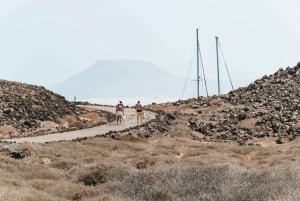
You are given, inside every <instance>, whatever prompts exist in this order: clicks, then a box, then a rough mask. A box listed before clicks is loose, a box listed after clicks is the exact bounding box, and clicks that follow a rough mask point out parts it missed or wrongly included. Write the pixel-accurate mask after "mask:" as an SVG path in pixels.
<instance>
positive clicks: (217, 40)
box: [216, 36, 220, 96]
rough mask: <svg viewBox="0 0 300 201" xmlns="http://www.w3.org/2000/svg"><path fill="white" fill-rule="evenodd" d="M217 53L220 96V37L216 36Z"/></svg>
mask: <svg viewBox="0 0 300 201" xmlns="http://www.w3.org/2000/svg"><path fill="white" fill-rule="evenodd" d="M216 51H217V73H218V95H219V96H220V70H219V37H218V36H216Z"/></svg>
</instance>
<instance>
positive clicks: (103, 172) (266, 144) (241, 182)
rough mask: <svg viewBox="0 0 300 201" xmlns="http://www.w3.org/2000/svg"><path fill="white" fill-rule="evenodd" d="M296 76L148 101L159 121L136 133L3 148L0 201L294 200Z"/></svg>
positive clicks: (293, 72) (298, 149)
mask: <svg viewBox="0 0 300 201" xmlns="http://www.w3.org/2000/svg"><path fill="white" fill-rule="evenodd" d="M299 73H300V63H299V64H298V65H297V66H295V67H293V68H286V69H280V70H278V71H277V72H276V73H275V74H273V75H269V76H264V77H263V78H261V79H258V80H256V81H255V82H254V83H252V84H250V85H249V86H248V87H245V88H240V89H238V90H236V91H233V92H231V93H229V94H226V95H224V96H221V97H217V96H214V97H209V98H204V97H201V98H200V99H189V100H182V101H177V102H171V103H164V104H152V105H147V106H146V108H147V109H150V110H153V111H156V113H157V116H156V119H154V120H151V121H150V122H148V123H146V124H145V125H137V126H135V128H133V129H125V130H123V131H111V132H109V133H107V134H106V135H104V136H96V137H89V138H83V139H76V140H74V141H70V142H67V141H63V142H52V143H46V144H40V143H21V144H5V145H2V148H0V159H1V161H2V162H1V163H0V170H1V174H0V201H2V200H3V201H4V200H5V201H6V200H18V201H28V200H49V201H50V200H53V199H55V200H59V201H67V200H74V201H75V200H76V201H79V200H80V201H96V200H102V201H104V200H106V201H115V200H120V201H140V200H153V201H161V200H165V201H179V200H180V201H199V200H200V201H207V200H214V201H224V200H231V201H266V200H278V201H298V200H299V198H300V193H299V190H298V189H300V174H299V168H298V167H300V155H299V153H300V146H299V143H300V138H298V136H299V120H300V119H299V114H298V112H299V107H298V105H299V104H298V100H299V91H298V88H299ZM11 84H12V83H9V85H11ZM26 87H28V88H30V87H31V86H26ZM18 88H19V86H18ZM37 88H38V89H40V87H37ZM27 90H29V89H27ZM40 90H45V89H40ZM34 91H35V93H36V91H37V90H34ZM7 93H9V92H7ZM46 93H50V92H47V91H46ZM32 94H34V92H32ZM63 100H64V99H62V101H63ZM67 103H68V102H67ZM49 104H50V103H49ZM147 115H149V113H148V111H146V116H147ZM133 117H135V116H134V115H133ZM275 126H276V127H275ZM116 127H117V126H116V125H112V128H116ZM297 138H298V139H297ZM276 142H277V144H276ZM284 142H286V143H284ZM287 142H288V143H287ZM281 143H282V144H281ZM240 145H249V146H240ZM250 145H251V146H250Z"/></svg>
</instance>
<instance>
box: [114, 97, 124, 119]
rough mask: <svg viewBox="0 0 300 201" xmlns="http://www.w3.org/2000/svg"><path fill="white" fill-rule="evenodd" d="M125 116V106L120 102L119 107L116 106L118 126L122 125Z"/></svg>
mask: <svg viewBox="0 0 300 201" xmlns="http://www.w3.org/2000/svg"><path fill="white" fill-rule="evenodd" d="M123 115H124V105H123V103H122V101H120V102H119V103H118V105H117V106H116V119H117V125H118V124H121V122H122V117H123Z"/></svg>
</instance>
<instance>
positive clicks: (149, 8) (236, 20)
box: [0, 0, 300, 93]
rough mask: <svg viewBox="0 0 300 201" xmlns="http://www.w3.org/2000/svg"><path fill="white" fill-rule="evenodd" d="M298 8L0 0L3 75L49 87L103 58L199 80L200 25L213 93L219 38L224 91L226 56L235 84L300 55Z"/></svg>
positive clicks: (210, 2) (187, 1) (262, 3)
mask: <svg viewBox="0 0 300 201" xmlns="http://www.w3.org/2000/svg"><path fill="white" fill-rule="evenodd" d="M299 9H300V2H299V1H297V0H285V1H282V0H251V1H250V0H248V1H246V0H243V1H241V0H226V1H222V0H163V1H162V0H151V1H150V0H148V1H146V0H126V1H124V0H43V1H41V0H9V1H8V0H0V79H6V80H11V81H19V82H25V83H29V84H36V85H43V86H45V87H47V88H50V87H53V86H55V85H56V84H58V83H60V82H62V81H63V80H65V79H68V78H70V77H71V76H73V75H75V74H77V73H79V72H81V71H83V70H84V69H86V68H88V67H90V66H91V65H93V64H94V63H95V62H96V61H98V60H115V59H116V60H119V59H138V60H143V61H147V62H152V63H154V64H156V65H158V66H160V67H162V68H164V69H166V70H167V71H169V72H172V73H174V74H177V75H181V76H182V77H184V78H187V83H188V85H187V86H189V87H190V86H192V87H195V82H194V80H195V78H196V57H195V56H196V52H195V51H196V29H197V28H198V29H199V42H200V50H201V56H202V59H203V60H202V61H203V67H204V71H205V77H206V79H207V82H208V84H209V85H210V87H209V88H210V90H212V92H211V93H216V84H217V83H216V79H217V70H216V69H217V67H216V45H215V37H216V36H218V37H219V40H220V44H221V47H222V50H223V54H224V59H223V57H222V56H221V55H220V79H221V83H222V86H221V93H225V92H227V91H228V90H230V84H229V80H228V76H227V73H226V66H225V62H226V64H227V67H228V69H229V72H230V76H231V79H232V82H233V85H234V88H238V87H241V86H246V85H248V84H249V83H251V82H253V81H254V80H256V79H259V78H261V77H262V76H264V75H270V74H273V73H274V72H275V71H277V70H278V69H279V68H281V67H282V68H285V67H287V66H291V67H293V66H295V65H296V64H297V62H298V61H300V58H299V57H300V55H299V47H300V26H299V19H300V12H299ZM200 76H201V78H204V76H203V74H201V75H200ZM203 83H204V82H203V79H202V81H201V87H202V88H201V91H202V92H203V86H204V85H203ZM223 83H224V84H223Z"/></svg>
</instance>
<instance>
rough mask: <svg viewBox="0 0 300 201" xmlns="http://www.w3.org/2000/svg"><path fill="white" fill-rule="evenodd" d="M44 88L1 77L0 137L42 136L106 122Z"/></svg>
mask: <svg viewBox="0 0 300 201" xmlns="http://www.w3.org/2000/svg"><path fill="white" fill-rule="evenodd" d="M104 116H105V114H104V113H99V112H98V113H97V112H89V111H86V110H84V109H83V108H80V107H77V106H75V105H74V104H72V103H70V102H68V101H66V100H65V98H64V97H62V96H60V95H58V94H55V93H53V92H51V91H49V90H47V89H45V88H44V87H41V86H34V85H28V84H24V83H17V82H10V81H5V80H0V137H1V138H4V137H13V136H28V135H41V134H45V133H51V132H60V131H66V130H72V129H80V128H86V127H90V126H94V125H99V124H103V123H105V122H106V120H105V118H104Z"/></svg>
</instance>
